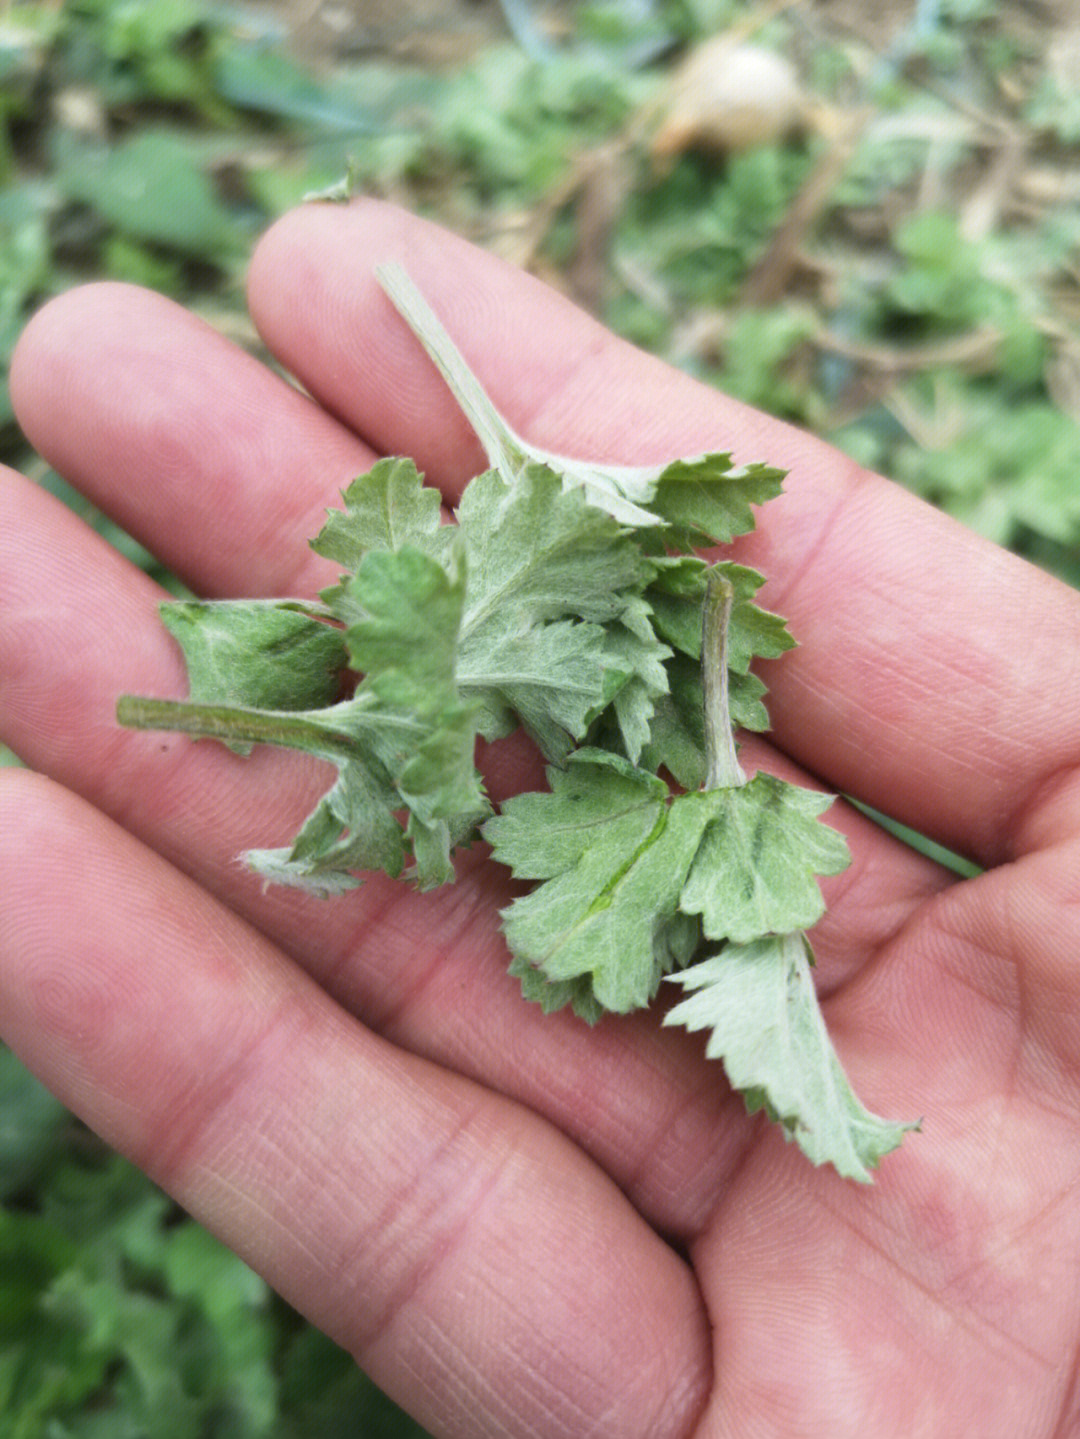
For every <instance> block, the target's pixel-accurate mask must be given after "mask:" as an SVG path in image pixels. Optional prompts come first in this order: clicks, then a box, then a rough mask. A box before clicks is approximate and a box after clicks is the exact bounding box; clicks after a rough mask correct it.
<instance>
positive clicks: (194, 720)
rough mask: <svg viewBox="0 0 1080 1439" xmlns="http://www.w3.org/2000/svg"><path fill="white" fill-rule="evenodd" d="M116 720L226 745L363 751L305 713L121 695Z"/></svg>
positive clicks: (329, 753) (328, 753)
mask: <svg viewBox="0 0 1080 1439" xmlns="http://www.w3.org/2000/svg"><path fill="white" fill-rule="evenodd" d="M116 718H117V720H118V722H119V723H120V724H122V725H124V726H126V728H128V729H137V730H175V731H176V732H177V733H179V734H187V735H192V736H193V737H194V738H195V739H217V740H222V741H224V743H225V744H240V745H249V744H272V745H281V746H284V747H285V748H287V749H299V750H306V751H307V752H308V753H309V754H316V755H321V756H323V757H324V758H327V759H338V758H349V757H350V756H353V755H355V754H356V753H357V746H356V744H355V742H354V741H352V740H351V739H350V738H349V737H348V735H344V734H335V733H334V732H333V731H332V730H328V729H327V728H326V727H325V726H323V725H321V724H316V723H313V722H312V721H311V720H309V719H306V718H305V717H303V716H301V715H290V714H288V713H287V712H283V711H276V710H275V711H269V710H268V711H263V712H260V711H258V710H248V709H240V708H233V707H231V706H229V705H205V704H192V703H191V702H189V701H185V700H160V699H148V698H145V697H144V696H142V695H121V696H120V698H119V699H118V700H117V702H116Z"/></svg>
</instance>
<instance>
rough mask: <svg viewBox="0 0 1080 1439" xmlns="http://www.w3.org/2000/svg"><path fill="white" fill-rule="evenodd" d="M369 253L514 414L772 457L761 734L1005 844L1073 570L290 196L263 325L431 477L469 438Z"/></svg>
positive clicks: (412, 244) (1067, 647)
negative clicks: (793, 647)
mask: <svg viewBox="0 0 1080 1439" xmlns="http://www.w3.org/2000/svg"><path fill="white" fill-rule="evenodd" d="M388 259H397V260H399V261H401V262H403V263H404V264H405V265H406V266H407V268H408V269H409V271H410V273H411V274H412V277H413V279H414V280H415V281H416V283H417V284H418V285H419V287H420V289H421V290H422V291H423V292H424V293H425V295H426V296H427V297H428V299H429V301H430V303H431V304H432V306H433V307H434V308H435V310H436V311H437V312H438V314H439V315H440V317H441V318H442V320H443V322H444V324H445V325H446V327H447V329H448V330H449V331H450V333H451V335H452V336H453V337H454V338H455V340H456V342H457V343H458V344H459V345H460V347H461V349H462V351H463V352H464V354H465V356H466V358H467V359H468V360H469V361H470V363H472V364H473V365H474V366H475V368H476V370H477V371H478V373H479V376H480V379H481V381H482V382H483V383H484V384H485V385H486V386H487V387H488V388H489V390H490V392H491V393H492V396H493V399H494V401H495V403H496V404H497V405H498V406H499V407H500V408H501V409H502V410H503V411H504V413H505V414H506V415H507V417H508V418H509V420H510V422H511V423H512V424H514V425H515V426H516V427H517V428H519V429H520V430H522V431H523V432H524V433H525V434H526V436H527V437H528V438H531V439H532V440H534V441H536V442H538V443H541V444H543V445H546V446H548V447H550V448H553V449H556V450H563V451H565V452H574V453H578V454H584V455H588V456H590V457H595V458H601V459H611V460H619V461H624V462H635V461H637V462H646V461H657V460H663V459H666V458H672V457H674V456H677V455H684V454H688V453H695V452H698V451H701V450H705V449H722V450H729V449H730V450H732V451H734V453H735V455H736V458H737V459H738V460H739V461H750V460H764V461H768V462H770V463H772V464H775V465H779V466H782V467H785V468H788V469H789V470H790V472H791V473H790V477H789V481H788V487H787V493H786V495H785V496H784V497H783V498H782V499H780V500H777V501H774V502H773V503H771V504H770V505H769V507H768V509H767V510H766V511H765V512H764V513H763V514H762V517H761V529H760V532H759V533H758V534H757V535H755V536H754V537H752V538H751V539H750V540H749V541H748V542H747V543H746V544H744V545H742V546H741V554H743V555H745V557H746V558H747V559H748V561H749V562H750V563H756V564H760V566H761V567H762V568H763V569H764V570H765V572H766V573H767V574H768V575H769V577H770V584H769V586H768V587H767V588H766V590H765V591H763V600H764V602H765V603H766V604H771V605H773V606H774V607H775V608H777V609H780V610H781V611H782V612H784V613H786V614H787V615H788V616H789V617H790V619H791V621H792V628H793V630H794V633H795V634H796V636H797V637H798V638H799V640H800V642H801V648H800V649H799V650H798V651H797V652H796V653H795V654H793V655H790V656H786V657H785V658H784V659H783V660H782V661H780V662H778V663H776V664H773V665H770V666H769V667H768V678H769V682H770V684H771V685H772V703H771V713H772V719H773V724H774V729H775V732H776V735H777V738H778V739H779V741H780V742H781V743H782V745H783V746H784V747H785V748H786V749H787V750H788V752H789V753H790V754H791V755H792V756H793V757H794V758H795V759H797V760H798V761H800V762H801V763H802V764H803V765H805V766H806V767H807V768H808V769H809V770H810V771H811V772H813V773H815V774H818V775H820V776H822V777H823V780H824V782H825V783H826V784H827V785H829V786H830V787H833V788H836V789H838V790H841V791H844V792H849V793H854V794H857V795H859V796H860V797H861V798H863V799H865V800H866V801H867V802H868V803H870V804H872V805H875V806H876V807H878V808H880V809H883V810H885V811H886V812H888V813H891V814H893V815H895V816H896V817H898V818H900V819H903V820H904V821H906V822H907V823H910V824H913V825H915V826H916V827H917V828H920V829H922V830H924V831H925V832H927V833H929V834H931V835H932V836H933V837H935V838H936V839H938V840H940V841H941V842H943V843H945V844H947V845H950V846H952V847H954V848H956V849H959V850H961V851H962V852H965V853H969V854H971V855H973V856H975V857H977V858H978V859H980V860H981V861H982V862H984V863H993V862H996V861H997V860H999V859H1000V858H1002V857H1003V856H1005V855H1007V854H1008V853H1009V852H1010V848H1011V846H1012V844H1013V840H1014V836H1015V834H1016V831H1017V827H1018V825H1019V824H1020V823H1021V819H1022V816H1023V814H1024V812H1025V809H1026V806H1027V804H1028V802H1029V798H1030V796H1031V795H1032V794H1033V793H1034V792H1035V791H1037V790H1038V789H1039V788H1040V786H1042V785H1044V784H1045V783H1046V782H1047V781H1048V780H1049V779H1050V778H1051V777H1052V776H1054V775H1056V774H1059V773H1060V772H1061V771H1062V770H1063V769H1065V768H1067V767H1070V768H1071V767H1072V766H1073V765H1074V764H1075V763H1076V760H1077V756H1078V754H1080V703H1078V701H1080V671H1078V670H1077V669H1076V667H1075V666H1070V665H1068V664H1064V665H1063V664H1062V662H1061V657H1062V656H1063V655H1070V654H1072V653H1075V651H1076V649H1077V645H1078V641H1080V600H1078V598H1077V596H1076V595H1075V594H1074V593H1073V592H1072V591H1071V590H1068V589H1067V588H1066V587H1064V586H1062V585H1060V584H1058V583H1057V582H1056V581H1054V580H1052V579H1050V578H1048V577H1046V576H1045V575H1042V574H1040V573H1038V572H1036V571H1034V570H1032V569H1031V568H1030V567H1029V566H1027V565H1025V564H1023V563H1022V562H1020V561H1018V560H1016V559H1015V558H1013V557H1011V556H1008V555H1006V554H1005V553H1004V552H1002V551H1000V550H999V549H997V548H996V547H995V546H992V545H990V544H988V543H986V542H983V541H981V540H980V539H978V538H977V537H976V536H974V535H973V534H971V533H970V532H969V531H967V530H965V529H964V528H963V527H962V526H960V525H959V524H957V523H955V522H954V521H952V520H950V519H948V518H946V517H945V516H943V515H941V514H939V513H938V512H936V511H934V510H932V509H930V508H929V507H928V506H926V505H924V504H922V503H921V502H919V501H917V500H916V499H914V498H913V497H912V496H910V495H908V494H907V493H905V492H904V491H902V490H900V489H899V488H897V487H895V486H893V485H890V484H888V483H887V482H886V481H884V480H881V479H880V478H878V477H876V476H872V475H869V474H867V473H866V472H865V471H863V470H861V469H859V467H857V466H856V465H854V464H853V463H852V462H851V461H850V460H847V459H845V458H844V457H842V456H841V455H839V454H838V453H837V452H836V451H835V450H833V449H832V448H831V447H829V446H828V445H826V444H824V443H822V442H820V441H818V440H815V439H813V438H811V437H809V436H807V435H805V434H802V433H800V432H799V431H797V430H795V429H794V428H793V427H791V426H789V425H786V424H783V423H781V422H779V421H776V420H772V419H770V418H768V417H766V416H763V415H761V414H759V413H757V412H755V411H752V410H750V409H748V408H747V407H746V406H743V405H740V404H738V403H736V402H734V401H732V400H729V399H727V398H725V397H723V396H721V395H718V394H716V393H715V392H713V391H712V390H710V389H707V388H706V387H704V386H702V385H700V384H698V383H696V382H694V381H692V380H690V379H689V378H687V377H685V376H683V375H679V374H677V373H676V372H675V371H673V370H671V369H670V368H668V367H667V366H665V365H663V364H661V363H660V362H659V361H657V360H655V359H653V358H651V357H649V356H646V355H644V354H642V353H640V352H638V351H636V350H634V349H633V348H632V347H631V346H629V345H626V344H624V343H621V342H619V341H618V340H616V339H614V338H613V337H611V336H610V335H608V334H607V333H606V332H605V331H604V330H603V329H602V328H601V327H600V326H598V325H597V324H596V323H595V322H594V321H592V320H590V319H588V318H587V317H585V316H584V315H582V314H581V313H580V312H578V311H577V310H575V309H574V307H573V306H571V305H570V304H569V302H567V301H566V300H564V299H563V298H561V297H559V296H557V295H554V294H553V293H552V292H551V291H550V290H548V289H546V288H545V287H544V286H542V285H540V284H539V283H538V282H537V281H534V280H532V279H530V278H526V277H523V276H522V275H520V274H519V273H518V272H516V271H514V270H513V269H512V268H511V267H509V266H507V265H505V264H503V263H501V262H500V261H498V260H496V259H494V258H493V257H491V256H489V255H486V254H483V253H482V252H480V251H478V250H476V249H474V248H473V247H471V246H470V245H468V244H466V243H465V242H464V241H461V240H459V239H456V238H455V237H453V236H451V235H448V234H446V233H445V232H444V231H442V230H441V229H438V228H436V227H434V226H432V225H429V224H427V223H426V222H423V221H420V220H418V219H416V218H414V217H411V216H409V215H406V214H404V213H402V212H401V211H399V210H396V209H394V208H393V207H390V206H386V205H382V204H377V203H372V202H363V203H360V204H356V205H352V206H347V207H342V206H319V207H308V208H305V209H301V210H299V211H296V212H294V213H292V214H290V215H289V216H287V217H286V218H285V219H284V220H282V221H281V222H279V223H278V225H277V226H275V227H274V228H273V229H272V230H271V231H270V232H269V234H268V236H267V237H266V238H265V239H264V240H263V242H262V245H261V246H260V248H259V250H258V252H257V254H256V257H255V261H254V263H253V266H252V270H251V277H250V300H251V306H252V313H253V315H254V317H255V319H256V321H257V323H258V325H259V327H260V329H261V331H262V333H263V334H264V336H265V337H266V339H267V341H268V343H269V344H270V345H271V347H272V348H273V349H274V350H275V352H276V353H277V354H278V355H279V356H280V358H281V359H282V361H283V362H284V363H285V364H286V365H287V366H289V367H290V368H291V369H293V370H294V371H295V372H296V373H297V374H298V375H299V376H300V377H301V378H302V379H303V381H304V383H305V384H306V385H307V386H308V387H309V388H310V389H311V391H312V392H313V393H314V394H315V395H316V396H317V397H318V398H319V399H320V400H321V401H322V402H323V403H324V404H325V405H327V406H328V407H329V408H330V409H331V410H333V411H334V413H336V414H338V415H341V416H342V417H343V418H344V419H345V421H346V422H347V423H348V425H349V426H351V427H352V428H354V429H355V430H356V431H357V432H358V433H360V434H362V435H364V436H365V437H366V438H367V439H368V440H369V442H370V443H371V444H372V445H373V446H374V447H375V448H377V449H380V450H387V451H397V450H402V449H405V450H408V452H409V453H412V454H415V455H416V456H417V458H418V460H419V462H420V464H421V465H422V467H424V468H425V469H427V470H428V472H429V473H430V474H431V475H432V476H433V477H435V478H436V479H437V480H438V481H439V483H440V484H442V485H443V486H444V487H445V488H446V489H447V490H448V491H451V490H453V489H454V487H460V485H461V484H462V483H463V482H464V480H465V479H466V478H467V477H468V474H469V473H470V472H471V471H472V469H473V468H474V467H475V465H476V463H477V460H478V456H477V450H476V444H475V442H474V441H471V440H470V439H469V437H468V435H467V432H466V429H465V427H464V424H463V421H462V420H461V418H460V416H459V415H458V414H457V412H456V408H455V406H454V404H453V402H452V400H451V399H450V396H449V394H448V392H447V391H446V388H445V386H444V385H443V383H442V381H441V379H440V378H439V377H438V375H437V373H436V372H435V370H434V368H433V367H432V366H431V365H430V364H429V363H428V362H427V361H426V360H425V359H424V358H423V357H422V356H421V353H420V351H419V348H418V346H417V345H416V344H415V343H414V342H412V341H410V339H409V337H408V335H407V333H406V331H405V328H404V326H403V324H402V323H401V322H400V321H399V320H398V319H397V317H396V316H395V314H394V312H393V310H392V308H391V306H390V305H389V302H388V301H387V300H386V298H385V296H384V295H382V294H381V292H380V291H379V289H378V287H377V285H376V283H375V281H374V279H373V277H372V271H373V268H374V266H375V265H376V264H378V263H380V262H383V261H386V260H388ZM360 376H362V377H363V382H362V383H358V382H357V381H358V377H360ZM1051 675H1052V676H1053V684H1048V683H1047V682H1046V681H1047V676H1051Z"/></svg>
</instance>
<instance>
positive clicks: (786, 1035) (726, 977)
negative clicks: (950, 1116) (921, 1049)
mask: <svg viewBox="0 0 1080 1439" xmlns="http://www.w3.org/2000/svg"><path fill="white" fill-rule="evenodd" d="M811 963H812V955H811V953H810V948H809V945H808V944H807V942H806V938H805V936H804V935H802V934H801V933H789V934H782V935H768V936H765V937H762V938H758V939H755V940H753V941H751V942H750V943H748V944H729V945H726V946H725V947H724V948H723V949H721V950H719V951H718V952H717V953H715V954H712V955H710V956H709V957H708V958H707V959H704V960H702V961H701V963H699V964H696V965H694V966H693V967H692V968H690V969H685V970H683V971H682V972H680V973H678V974H674V975H672V976H671V979H672V981H673V982H675V983H678V984H680V985H682V987H683V989H684V990H685V991H686V992H687V997H686V998H685V999H683V1000H682V1001H680V1003H678V1004H676V1005H675V1007H674V1008H673V1009H671V1010H669V1011H668V1013H667V1015H665V1017H664V1023H665V1024H666V1025H682V1026H684V1027H685V1028H686V1029H689V1030H691V1031H696V1030H702V1029H706V1030H708V1031H709V1037H708V1040H707V1042H706V1048H705V1052H706V1054H707V1055H708V1057H709V1058H710V1059H722V1060H723V1063H724V1068H725V1070H726V1071H727V1075H728V1078H729V1080H730V1081H731V1084H732V1086H733V1087H734V1088H735V1089H737V1090H740V1091H742V1093H743V1094H744V1096H745V1097H746V1099H747V1107H748V1108H749V1109H750V1110H751V1112H753V1111H754V1110H756V1109H760V1108H763V1109H765V1110H766V1111H767V1112H768V1113H769V1115H770V1117H771V1118H773V1119H775V1120H778V1121H779V1123H780V1124H781V1126H782V1127H783V1130H784V1134H785V1136H786V1137H787V1138H789V1139H794V1140H795V1141H796V1143H797V1144H798V1145H799V1147H800V1149H802V1151H803V1152H804V1153H805V1154H806V1155H807V1157H808V1158H809V1159H810V1160H811V1161H812V1162H813V1163H814V1164H825V1163H829V1164H832V1165H833V1166H834V1167H835V1168H836V1170H837V1171H838V1172H839V1173H840V1174H842V1175H844V1176H845V1177H847V1178H849V1179H857V1180H860V1181H862V1182H864V1183H865V1182H868V1181H869V1179H870V1172H869V1171H870V1170H871V1169H872V1168H874V1167H875V1166H876V1165H877V1164H878V1162H879V1161H880V1159H881V1158H882V1156H883V1155H885V1154H887V1153H889V1151H890V1150H892V1149H895V1148H896V1147H897V1145H899V1144H900V1142H901V1140H902V1139H903V1137H904V1134H905V1133H906V1132H907V1131H908V1130H909V1129H912V1128H916V1127H917V1126H916V1125H912V1124H905V1123H895V1122H892V1121H889V1120H885V1119H881V1118H879V1117H878V1116H877V1115H875V1114H872V1113H870V1111H869V1110H867V1109H866V1108H864V1107H863V1105H862V1104H861V1103H860V1102H859V1100H858V1099H857V1098H856V1096H855V1094H854V1092H853V1091H852V1088H851V1085H850V1083H849V1082H848V1079H847V1077H846V1075H845V1074H844V1071H843V1069H842V1067H841V1065H840V1061H839V1060H838V1058H837V1056H836V1052H835V1050H834V1049H833V1046H832V1043H831V1041H830V1040H829V1036H828V1033H827V1031H826V1029H825V1022H824V1019H823V1018H822V1014H821V1010H820V1007H819V1005H818V1002H817V995H816V994H815V991H814V985H813V980H812V978H811V973H810V966H811Z"/></svg>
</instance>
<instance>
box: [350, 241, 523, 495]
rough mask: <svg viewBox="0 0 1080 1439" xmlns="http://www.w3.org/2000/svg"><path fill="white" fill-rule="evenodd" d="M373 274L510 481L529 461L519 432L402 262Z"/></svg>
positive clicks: (381, 267)
mask: <svg viewBox="0 0 1080 1439" xmlns="http://www.w3.org/2000/svg"><path fill="white" fill-rule="evenodd" d="M375 278H376V279H377V280H378V282H379V284H380V285H381V286H382V287H383V289H384V290H385V291H386V294H387V295H388V296H389V298H390V300H391V301H392V302H393V304H394V307H395V309H396V310H397V311H398V313H399V314H400V315H401V316H402V318H403V319H404V320H405V321H406V322H407V323H408V325H409V328H410V329H411V330H412V332H413V334H414V335H415V336H416V338H417V339H418V340H419V341H420V343H421V344H422V345H423V347H424V349H425V350H426V351H427V352H428V355H429V356H430V357H431V359H432V361H433V362H434V364H435V367H436V368H437V369H438V371H439V373H440V374H441V375H442V377H443V379H444V380H445V381H446V383H447V385H448V386H449V388H450V391H451V393H452V394H453V396H454V399H455V400H456V401H457V402H458V405H459V407H460V409H461V411H462V413H463V414H464V415H465V418H466V419H467V420H468V421H469V424H470V425H471V426H472V427H473V429H474V430H475V432H476V434H477V437H478V438H479V440H480V443H481V444H482V445H483V447H484V450H485V452H486V454H487V457H488V463H489V464H490V465H491V466H492V467H493V468H494V469H496V470H498V472H499V474H500V475H502V476H503V478H504V479H505V480H506V481H507V482H510V481H511V480H513V478H514V477H515V476H516V474H517V472H518V471H519V470H520V469H521V467H522V465H523V464H524V463H525V454H524V452H523V451H522V449H521V448H520V443H519V442H518V440H517V436H516V435H515V434H514V433H513V431H512V430H511V429H510V426H509V425H508V424H507V423H506V421H505V420H504V419H503V418H502V416H501V415H500V414H499V413H498V411H497V410H496V409H495V407H494V405H492V403H491V400H490V399H489V398H488V396H487V394H486V393H485V391H484V389H483V386H482V385H481V384H480V382H479V380H478V379H477V378H476V376H475V375H474V374H473V372H472V371H471V370H470V369H469V367H468V365H467V364H466V363H465V359H464V357H463V355H462V354H461V351H460V350H459V349H458V347H457V346H456V345H455V344H454V342H453V340H452V339H451V338H450V336H449V335H448V334H447V332H446V327H445V326H444V325H443V323H442V321H441V320H440V319H439V317H438V316H437V315H436V314H435V312H434V310H433V309H432V308H431V306H430V305H429V304H428V302H427V301H426V300H425V299H424V297H423V295H422V294H421V293H420V291H419V290H418V289H417V287H416V285H415V284H414V283H413V281H412V279H411V278H410V276H409V274H408V272H407V271H406V270H405V268H404V267H403V266H401V265H398V264H395V263H393V262H391V263H390V264H386V265H379V266H378V268H377V269H376V271H375Z"/></svg>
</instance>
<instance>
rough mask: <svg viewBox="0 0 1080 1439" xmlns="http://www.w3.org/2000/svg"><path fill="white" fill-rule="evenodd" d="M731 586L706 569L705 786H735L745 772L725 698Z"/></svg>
mask: <svg viewBox="0 0 1080 1439" xmlns="http://www.w3.org/2000/svg"><path fill="white" fill-rule="evenodd" d="M734 604H735V589H734V586H733V585H732V583H731V581H730V580H729V579H728V578H727V576H726V575H721V574H717V572H716V571H715V570H710V571H709V573H708V575H707V577H706V580H705V603H704V604H703V605H702V614H701V676H702V688H703V690H704V693H705V761H706V767H705V788H706V789H738V788H739V786H740V785H744V784H745V783H746V775H745V773H744V772H743V767H742V765H741V764H740V763H739V759H738V755H737V754H736V750H735V735H734V732H733V730H732V728H731V706H730V703H729V700H728V626H729V625H730V623H731V611H732V609H733V607H734Z"/></svg>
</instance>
